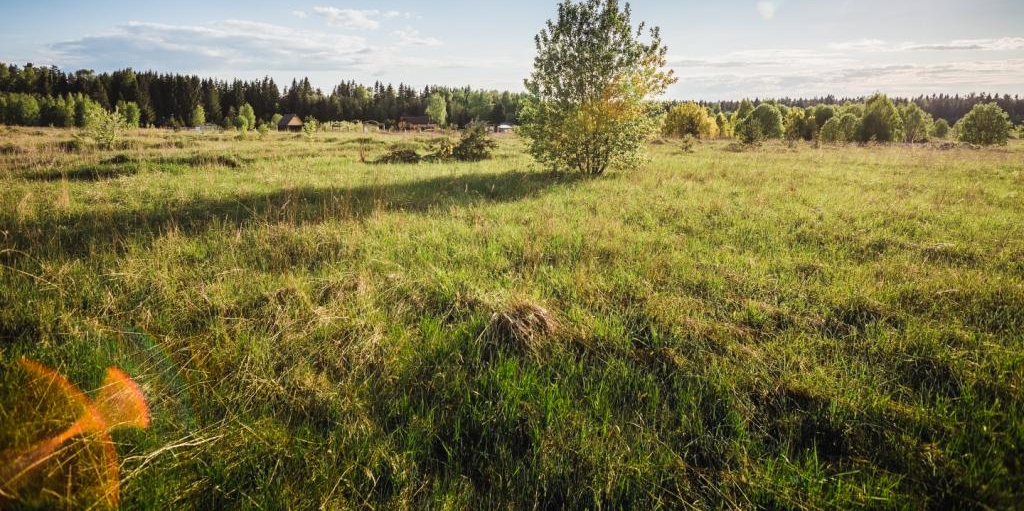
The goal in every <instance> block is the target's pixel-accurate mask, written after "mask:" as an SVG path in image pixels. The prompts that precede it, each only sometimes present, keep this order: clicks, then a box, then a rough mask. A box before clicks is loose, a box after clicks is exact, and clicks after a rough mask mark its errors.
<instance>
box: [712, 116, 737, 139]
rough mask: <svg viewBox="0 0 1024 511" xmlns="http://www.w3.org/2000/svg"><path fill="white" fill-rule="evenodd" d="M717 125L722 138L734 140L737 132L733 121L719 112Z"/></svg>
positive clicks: (716, 119)
mask: <svg viewBox="0 0 1024 511" xmlns="http://www.w3.org/2000/svg"><path fill="white" fill-rule="evenodd" d="M715 124H717V125H718V136H720V137H722V138H732V137H733V135H734V134H735V131H736V130H735V126H734V125H733V123H732V120H731V119H729V116H727V115H725V114H723V113H722V112H718V115H716V116H715Z"/></svg>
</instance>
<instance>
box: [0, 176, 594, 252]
mask: <svg viewBox="0 0 1024 511" xmlns="http://www.w3.org/2000/svg"><path fill="white" fill-rule="evenodd" d="M581 179H583V178H580V177H576V176H571V175H569V176H567V175H556V174H550V173H537V172H522V171H516V172H505V173H472V174H460V175H452V176H442V177H435V178H432V179H428V180H423V181H410V182H401V183H391V184H382V185H366V186H357V187H352V188H316V187H299V188H288V189H283V190H278V191H273V192H269V193H250V194H241V195H232V196H225V197H197V198H193V199H191V200H186V201H183V202H158V203H151V204H148V205H146V206H144V207H143V208H142V209H117V210H113V211H105V210H101V209H97V210H86V211H78V212H74V213H71V214H69V215H64V216H57V215H46V216H41V217H37V218H34V219H29V220H24V221H21V222H19V220H18V219H17V218H14V217H13V212H5V216H6V218H2V219H0V221H2V222H3V226H0V228H2V230H6V231H7V235H6V240H5V242H3V245H5V247H3V248H6V249H13V250H14V251H20V252H25V253H32V254H35V255H36V256H39V255H43V256H45V257H48V258H49V257H59V256H61V255H70V256H81V255H87V254H89V253H91V252H93V251H103V250H108V249H117V248H118V247H120V246H123V245H125V244H127V242H130V241H132V240H140V239H141V240H145V239H152V238H155V237H157V236H159V235H160V234H161V233H164V232H167V231H169V230H177V231H179V232H182V233H184V234H192V233H197V232H201V231H203V230H206V229H208V228H210V227H213V226H217V225H233V226H238V227H246V226H252V225H260V224H277V223H289V224H293V225H297V226H298V225H310V224H317V223H321V222H325V221H330V220H337V219H361V218H364V217H366V216H368V215H370V214H372V213H374V212H382V211H383V212H387V211H407V212H414V213H428V212H430V211H439V210H445V209H448V208H451V207H456V206H463V205H469V204H476V203H500V202H510V201H516V200H520V199H524V198H528V197H532V196H537V195H540V194H541V193H543V192H545V190H547V189H549V188H550V187H552V186H557V185H560V184H568V183H572V182H576V181H579V180H581ZM5 253H6V254H7V257H14V256H13V255H11V254H14V253H16V252H12V251H11V250H7V251H5Z"/></svg>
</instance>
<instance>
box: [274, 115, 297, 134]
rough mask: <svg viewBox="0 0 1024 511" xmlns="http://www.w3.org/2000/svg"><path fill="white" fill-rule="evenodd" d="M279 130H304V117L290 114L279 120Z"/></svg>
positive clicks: (294, 131)
mask: <svg viewBox="0 0 1024 511" xmlns="http://www.w3.org/2000/svg"><path fill="white" fill-rule="evenodd" d="M277 131H291V132H293V133H296V132H299V131H302V119H300V118H299V116H297V115H295V114H288V115H286V116H284V117H282V118H281V120H280V121H278V122H277Z"/></svg>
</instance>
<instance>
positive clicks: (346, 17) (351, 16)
mask: <svg viewBox="0 0 1024 511" xmlns="http://www.w3.org/2000/svg"><path fill="white" fill-rule="evenodd" d="M313 12H315V13H317V14H319V15H320V16H323V17H324V18H326V19H327V24H328V25H330V26H332V27H341V28H350V29H359V30H376V29H378V28H380V21H379V19H391V18H398V17H406V18H410V17H412V15H411V14H410V13H403V12H399V11H378V10H376V9H339V8H337V7H323V6H316V7H313ZM378 18H379V19H378Z"/></svg>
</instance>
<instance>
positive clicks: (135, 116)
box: [117, 101, 202, 128]
mask: <svg viewBox="0 0 1024 511" xmlns="http://www.w3.org/2000/svg"><path fill="white" fill-rule="evenodd" d="M117 111H118V112H120V113H121V115H123V116H124V121H125V123H126V124H127V126H128V127H129V128H138V127H139V124H140V122H141V120H142V110H141V109H139V105H138V104H137V103H134V102H131V101H118V102H117ZM200 124H202V123H200Z"/></svg>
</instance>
